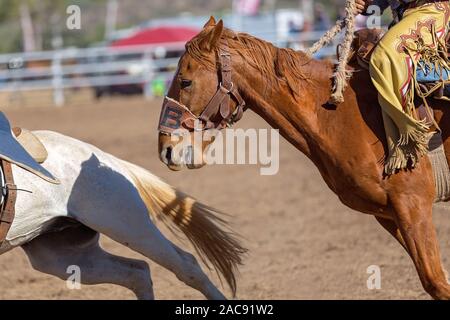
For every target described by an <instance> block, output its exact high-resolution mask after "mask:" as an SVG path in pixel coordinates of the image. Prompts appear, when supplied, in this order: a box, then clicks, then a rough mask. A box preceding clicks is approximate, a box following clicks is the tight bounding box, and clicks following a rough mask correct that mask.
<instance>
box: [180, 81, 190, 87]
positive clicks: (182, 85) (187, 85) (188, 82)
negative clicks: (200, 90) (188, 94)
mask: <svg viewBox="0 0 450 320" xmlns="http://www.w3.org/2000/svg"><path fill="white" fill-rule="evenodd" d="M191 85H192V81H191V80H181V89H186V88H189V87H190V86H191Z"/></svg>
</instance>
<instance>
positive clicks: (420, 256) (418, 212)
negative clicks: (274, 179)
mask: <svg viewBox="0 0 450 320" xmlns="http://www.w3.org/2000/svg"><path fill="white" fill-rule="evenodd" d="M391 202H392V205H393V207H394V210H395V213H394V214H395V222H396V224H397V226H398V229H399V230H400V233H401V239H403V240H404V244H405V246H406V249H407V251H408V253H409V255H410V256H411V258H412V260H413V262H414V265H415V267H416V269H417V272H418V274H419V277H420V281H421V282H422V285H423V287H424V289H425V290H426V291H427V292H428V293H429V294H430V295H431V296H432V297H433V298H434V299H446V300H448V299H450V285H449V283H448V281H447V277H446V272H445V271H444V268H443V266H442V262H441V256H440V252H439V244H438V239H437V236H436V230H435V227H434V224H433V220H432V200H430V199H425V196H423V195H420V194H416V195H411V194H409V195H407V196H406V195H395V196H391Z"/></svg>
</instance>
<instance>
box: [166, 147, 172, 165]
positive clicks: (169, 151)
mask: <svg viewBox="0 0 450 320" xmlns="http://www.w3.org/2000/svg"><path fill="white" fill-rule="evenodd" d="M166 160H167V162H169V163H170V161H171V160H172V147H167V149H166Z"/></svg>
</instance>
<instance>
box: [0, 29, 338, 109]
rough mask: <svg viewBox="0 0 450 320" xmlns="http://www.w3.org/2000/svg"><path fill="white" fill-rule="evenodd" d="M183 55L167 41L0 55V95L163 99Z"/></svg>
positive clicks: (306, 37) (294, 38)
mask: <svg viewBox="0 0 450 320" xmlns="http://www.w3.org/2000/svg"><path fill="white" fill-rule="evenodd" d="M321 35H322V32H310V33H302V34H291V35H290V36H289V37H287V38H286V37H284V38H282V39H279V38H277V37H276V36H273V35H270V34H268V35H266V36H265V38H266V39H267V38H269V39H270V38H271V39H273V42H274V43H275V44H276V45H278V46H282V47H286V46H290V47H294V48H302V47H304V46H307V45H309V44H311V43H313V42H314V41H315V40H317V39H319V37H320V36H321ZM337 41H338V40H337ZM335 50H336V43H335V44H333V45H332V46H330V47H327V48H324V49H323V50H322V51H321V52H320V53H319V54H320V56H318V57H319V58H320V57H323V56H332V55H334V53H335ZM183 51H184V43H170V44H165V45H164V46H161V45H157V46H132V47H101V48H88V49H63V50H59V51H46V52H32V53H16V54H5V55H0V92H4V93H17V92H26V91H37V90H52V92H53V101H54V104H55V105H56V106H62V105H64V103H65V96H64V90H65V89H78V88H86V87H88V88H92V89H93V90H94V92H95V94H96V95H97V97H101V96H102V95H103V94H107V93H115V92H119V93H142V94H144V95H145V96H146V97H153V96H159V95H164V94H165V92H164V91H165V90H166V88H167V87H168V85H169V83H170V80H171V79H172V76H173V74H174V72H175V70H176V67H177V64H178V59H179V57H180V56H181V54H182V53H183Z"/></svg>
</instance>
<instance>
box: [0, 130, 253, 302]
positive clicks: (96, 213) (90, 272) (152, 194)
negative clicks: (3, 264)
mask: <svg viewBox="0 0 450 320" xmlns="http://www.w3.org/2000/svg"><path fill="white" fill-rule="evenodd" d="M34 133H35V135H36V136H37V137H38V138H39V139H40V140H41V142H42V143H43V144H44V146H45V147H46V149H47V151H48V155H49V157H48V159H47V160H46V161H45V163H44V164H43V166H44V167H45V168H46V169H47V170H48V171H49V172H51V173H52V174H53V175H54V176H56V177H58V179H59V180H60V182H61V184H59V185H55V184H51V183H48V182H46V181H44V180H43V179H41V178H39V177H37V176H35V175H33V174H32V173H29V172H28V171H25V170H23V169H21V168H19V167H17V166H13V173H14V179H15V184H16V185H17V188H19V189H25V190H28V191H31V193H29V192H20V191H18V194H17V201H16V216H15V220H14V222H13V224H12V226H11V228H10V230H9V232H8V234H7V238H6V241H4V242H3V244H2V246H1V248H0V254H2V253H5V252H7V251H9V250H11V249H13V248H15V247H18V246H21V247H22V248H23V249H24V250H25V252H26V254H27V256H28V257H29V259H30V262H31V264H32V266H33V267H34V268H35V269H36V270H39V271H41V272H45V273H48V274H51V275H54V276H57V277H59V278H61V279H67V278H68V277H69V276H70V274H68V273H67V270H68V267H69V266H72V265H76V266H78V267H79V270H80V273H81V274H80V280H81V283H83V284H103V283H111V284H117V285H120V286H124V287H126V288H129V289H130V290H132V291H133V292H134V293H135V294H136V296H137V297H138V298H141V299H153V298H154V294H153V288H152V280H151V276H150V269H149V266H148V264H147V263H146V262H144V261H142V260H135V259H129V258H125V257H120V256H115V255H112V254H110V253H108V252H106V251H105V250H103V249H102V248H101V247H100V245H99V234H104V235H106V236H108V237H109V238H111V239H113V240H115V241H117V242H119V243H121V244H122V245H124V246H127V247H129V248H131V249H132V250H134V251H136V252H139V253H141V254H142V255H144V256H145V257H147V258H149V259H151V260H152V261H154V262H156V263H158V264H159V265H161V266H163V267H164V268H166V269H168V270H170V271H171V272H173V273H174V274H175V275H176V276H177V277H178V279H180V280H181V281H183V282H184V283H186V284H187V285H189V286H191V287H193V288H195V289H197V290H199V291H200V292H201V293H203V294H204V295H205V296H206V297H207V298H209V299H223V298H224V295H223V294H222V293H221V292H220V291H219V290H218V289H217V288H216V287H215V286H214V284H213V283H212V282H211V281H210V280H209V279H208V277H207V276H206V275H205V273H204V272H203V271H202V269H201V268H200V266H199V264H198V263H197V261H196V259H195V258H194V256H193V255H191V254H190V253H187V252H185V251H183V250H181V249H180V248H179V247H177V246H176V245H175V244H173V243H172V242H170V241H169V240H168V239H166V238H165V237H164V236H163V235H162V234H161V233H160V231H159V230H158V229H157V228H156V226H155V224H154V223H153V221H152V219H151V216H154V217H157V218H159V219H162V220H165V221H166V222H167V223H168V224H169V226H170V224H172V226H175V227H176V228H178V230H179V231H181V232H183V233H184V234H185V235H186V236H187V238H188V239H189V240H190V241H191V242H192V243H193V245H194V247H195V248H196V249H197V251H198V252H199V254H200V255H201V257H202V259H203V260H204V261H209V262H210V263H211V264H212V265H213V266H214V268H215V269H216V270H217V271H218V273H220V275H221V276H222V277H223V278H224V279H225V280H226V282H227V283H228V284H229V285H230V287H231V289H232V291H233V293H235V290H236V281H235V276H234V272H235V271H236V267H237V266H238V265H239V264H240V263H241V255H242V254H243V253H244V252H245V250H244V249H243V248H242V247H241V246H240V245H239V242H238V241H237V239H236V237H235V236H234V235H233V233H232V232H231V231H230V230H229V229H228V228H227V226H226V223H225V221H224V220H223V217H221V214H220V213H218V212H217V211H215V210H214V209H212V208H210V207H207V206H205V205H204V204H201V203H199V202H197V201H196V200H194V199H193V198H191V197H189V196H187V195H185V194H183V193H182V192H180V191H178V190H176V189H174V188H172V187H171V186H169V185H168V184H166V183H164V182H163V181H161V180H160V179H159V178H158V177H156V176H154V175H152V174H151V173H150V172H148V171H146V170H144V169H142V168H140V167H138V166H136V165H133V164H131V163H128V162H125V161H123V160H120V159H118V158H116V157H114V156H112V155H110V154H107V153H105V152H103V151H101V150H99V149H98V148H96V147H94V146H92V145H89V144H87V143H84V142H81V141H78V140H75V139H73V138H70V137H67V136H64V135H61V134H58V133H55V132H50V131H37V132H34ZM11 267H13V266H11ZM3 290H6V289H5V288H3Z"/></svg>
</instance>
